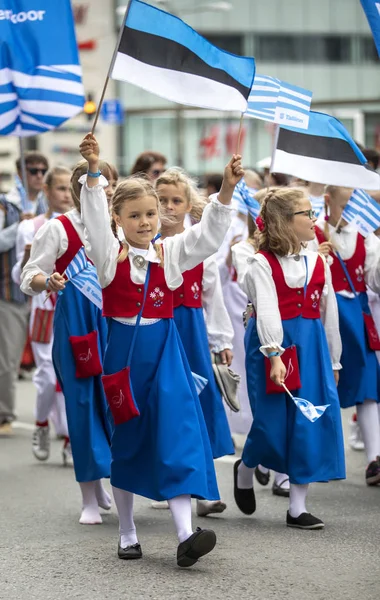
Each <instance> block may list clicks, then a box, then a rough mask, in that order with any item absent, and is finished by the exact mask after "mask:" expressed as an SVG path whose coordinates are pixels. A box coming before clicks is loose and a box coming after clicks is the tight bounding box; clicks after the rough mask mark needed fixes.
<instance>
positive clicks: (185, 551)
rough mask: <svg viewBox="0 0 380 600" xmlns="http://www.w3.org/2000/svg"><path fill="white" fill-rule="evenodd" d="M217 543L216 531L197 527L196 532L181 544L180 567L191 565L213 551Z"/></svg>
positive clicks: (178, 554)
mask: <svg viewBox="0 0 380 600" xmlns="http://www.w3.org/2000/svg"><path fill="white" fill-rule="evenodd" d="M215 544H216V535H215V532H214V531H212V530H211V529H201V528H200V527H197V530H196V532H195V533H193V534H192V535H191V536H190V537H189V538H187V540H185V541H184V542H181V543H180V544H179V546H178V549H177V565H178V566H179V567H191V566H192V565H194V564H195V563H196V562H197V561H198V560H199V559H200V558H201V556H204V555H205V554H208V553H209V552H211V550H213V549H214V547H215Z"/></svg>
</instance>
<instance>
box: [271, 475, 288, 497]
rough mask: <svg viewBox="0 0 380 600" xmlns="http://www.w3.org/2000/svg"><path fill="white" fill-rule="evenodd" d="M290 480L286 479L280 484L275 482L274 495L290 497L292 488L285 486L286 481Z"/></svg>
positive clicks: (273, 486)
mask: <svg viewBox="0 0 380 600" xmlns="http://www.w3.org/2000/svg"><path fill="white" fill-rule="evenodd" d="M287 481H289V479H284V481H282V482H281V483H280V484H278V483H276V482H275V481H274V482H273V485H272V494H273V496H282V498H289V494H290V490H289V488H283V487H282V486H283V485H284V483H286V482H287Z"/></svg>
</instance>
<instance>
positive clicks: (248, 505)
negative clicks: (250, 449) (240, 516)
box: [234, 459, 256, 515]
mask: <svg viewBox="0 0 380 600" xmlns="http://www.w3.org/2000/svg"><path fill="white" fill-rule="evenodd" d="M240 463H241V459H240V460H237V461H236V463H235V464H234V498H235V502H236V504H237V506H238V508H240V510H241V512H242V513H244V514H245V515H253V513H254V512H255V510H256V498H255V492H254V490H253V487H251V488H249V489H248V490H242V489H240V488H238V486H237V475H238V467H239V465H240Z"/></svg>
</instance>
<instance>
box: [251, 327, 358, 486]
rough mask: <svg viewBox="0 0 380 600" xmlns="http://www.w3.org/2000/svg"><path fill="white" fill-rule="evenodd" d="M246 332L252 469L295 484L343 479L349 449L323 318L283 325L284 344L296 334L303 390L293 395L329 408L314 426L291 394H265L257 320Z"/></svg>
mask: <svg viewBox="0 0 380 600" xmlns="http://www.w3.org/2000/svg"><path fill="white" fill-rule="evenodd" d="M251 321H252V324H251V323H250V326H249V328H248V329H247V332H246V347H247V360H246V368H247V374H248V393H249V399H250V403H251V408H252V413H253V418H254V421H253V424H252V427H251V430H250V432H249V434H248V438H247V441H246V444H245V446H244V451H243V456H242V458H243V462H244V464H245V465H247V466H248V467H256V466H257V465H258V464H262V465H265V466H266V467H267V468H269V469H273V470H274V471H278V472H280V473H288V475H289V479H290V482H291V483H296V484H306V483H311V482H314V481H329V480H331V479H344V478H345V476H346V473H345V462H344V445H343V433H342V423H341V416H340V407H339V399H338V393H337V390H336V386H335V381H334V375H333V371H332V368H331V359H330V355H329V351H328V347H327V341H326V335H325V331H324V329H323V325H322V323H321V321H320V320H319V319H302V318H301V319H290V320H287V321H283V322H282V325H283V329H284V342H283V346H284V347H288V346H291V345H292V343H293V340H294V336H295V335H296V334H297V338H298V340H300V343H299V344H297V354H298V361H299V366H300V375H301V381H302V387H301V389H300V390H298V391H297V392H295V393H294V396H298V397H301V398H306V399H307V400H309V401H310V402H312V403H313V404H314V405H316V406H318V405H323V404H330V406H329V407H328V408H327V410H326V411H325V413H324V414H323V415H322V417H321V418H320V419H318V420H317V421H315V422H314V423H311V422H310V421H309V420H308V419H306V417H305V416H304V415H303V414H302V413H301V411H300V410H299V409H298V408H297V407H296V406H295V404H294V402H293V400H291V398H289V397H288V395H287V394H285V393H283V394H282V393H281V394H268V395H267V394H266V391H265V384H266V381H265V365H264V356H263V354H262V353H261V352H260V350H259V348H260V345H261V344H260V340H259V337H258V334H257V328H256V320H255V319H251Z"/></svg>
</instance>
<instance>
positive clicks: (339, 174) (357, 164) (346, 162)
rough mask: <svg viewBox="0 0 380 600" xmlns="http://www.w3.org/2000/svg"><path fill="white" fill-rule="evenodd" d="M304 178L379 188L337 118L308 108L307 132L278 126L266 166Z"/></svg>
mask: <svg viewBox="0 0 380 600" xmlns="http://www.w3.org/2000/svg"><path fill="white" fill-rule="evenodd" d="M270 170H271V171H272V172H273V173H286V174H287V175H293V176H294V177H299V178H300V179H305V180H306V181H313V182H315V183H324V184H327V185H337V186H345V187H352V188H362V189H365V190H379V189H380V175H379V174H378V173H376V171H374V170H373V169H372V168H371V167H370V166H369V165H368V163H367V162H366V158H365V156H364V154H363V153H362V152H361V150H360V149H359V148H358V146H357V145H356V144H355V142H354V140H353V139H352V138H351V136H350V134H349V133H348V131H347V130H346V129H345V127H344V126H343V125H342V123H341V122H340V121H338V119H335V117H332V116H331V115H325V114H324V113H317V112H313V111H310V120H309V128H308V129H307V131H305V130H300V129H295V128H294V127H280V128H279V133H278V138H277V143H276V147H275V150H274V154H273V159H272V165H271V169H270Z"/></svg>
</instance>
